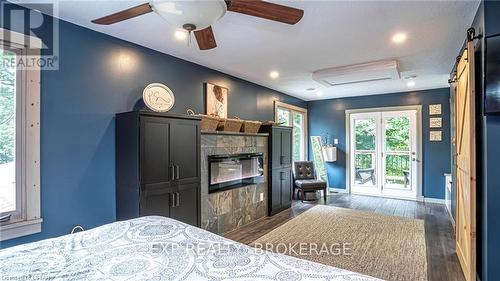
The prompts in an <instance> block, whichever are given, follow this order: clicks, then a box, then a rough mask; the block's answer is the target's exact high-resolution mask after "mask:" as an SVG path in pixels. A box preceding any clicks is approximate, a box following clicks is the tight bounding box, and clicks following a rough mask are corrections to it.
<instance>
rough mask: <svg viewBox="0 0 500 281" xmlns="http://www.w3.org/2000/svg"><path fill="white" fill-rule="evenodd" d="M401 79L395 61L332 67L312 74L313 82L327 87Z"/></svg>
mask: <svg viewBox="0 0 500 281" xmlns="http://www.w3.org/2000/svg"><path fill="white" fill-rule="evenodd" d="M399 78H400V77H399V69H398V62H397V61H395V60H390V61H376V62H369V63H362V64H354V65H347V66H340V67H332V68H327V69H322V70H318V71H315V72H313V74H312V79H313V80H315V81H316V82H319V83H321V84H322V85H325V86H327V87H331V86H338V85H347V84H355V83H362V82H371V81H380V80H390V79H399Z"/></svg>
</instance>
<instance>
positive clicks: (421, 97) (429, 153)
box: [308, 88, 451, 199]
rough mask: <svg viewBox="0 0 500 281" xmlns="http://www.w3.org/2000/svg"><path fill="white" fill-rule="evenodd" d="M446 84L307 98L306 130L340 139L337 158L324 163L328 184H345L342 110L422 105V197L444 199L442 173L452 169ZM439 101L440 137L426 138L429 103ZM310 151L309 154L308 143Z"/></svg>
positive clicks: (344, 145) (344, 140)
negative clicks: (433, 140)
mask: <svg viewBox="0 0 500 281" xmlns="http://www.w3.org/2000/svg"><path fill="white" fill-rule="evenodd" d="M449 98H450V94H449V88H443V89H435V90H427V91H415V92H406V93H395V94H385V95H373V96H362V97H352V98H339V99H330V100H320V101H312V102H308V112H309V116H308V117H309V120H308V122H309V134H310V135H311V136H319V135H321V134H324V133H327V134H329V137H330V139H333V138H337V139H339V144H338V149H337V151H338V159H337V161H336V162H333V163H327V172H328V179H329V182H330V187H334V188H340V189H345V188H346V127H345V110H346V109H359V108H372V107H386V106H400V105H418V104H421V105H422V123H423V128H422V129H423V130H422V132H423V143H422V149H423V153H422V155H423V159H422V160H423V175H422V178H423V186H422V189H423V195H424V196H425V197H431V198H439V199H444V192H445V189H444V188H445V184H444V176H443V174H444V173H449V172H450V171H451V164H450V161H451V160H450V149H451V143H450V103H449ZM437 103H440V104H442V113H443V114H442V118H443V128H442V131H443V141H441V142H430V141H429V104H437ZM309 155H310V156H311V157H312V151H311V147H309Z"/></svg>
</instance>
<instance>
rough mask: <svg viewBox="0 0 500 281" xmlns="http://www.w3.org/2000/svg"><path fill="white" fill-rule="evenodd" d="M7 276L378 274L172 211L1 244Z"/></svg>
mask: <svg viewBox="0 0 500 281" xmlns="http://www.w3.org/2000/svg"><path fill="white" fill-rule="evenodd" d="M0 278H1V280H284V281H292V280H351V281H354V280H356V281H362V280H363V281H364V280H376V279H375V278H371V277H368V276H365V275H361V274H358V273H353V272H350V271H346V270H343V269H338V268H335V267H330V266H325V265H321V264H317V263H313V262H309V261H305V260H301V259H297V258H294V257H290V256H285V255H281V254H274V253H270V252H263V251H259V250H256V249H254V248H251V247H249V246H246V245H243V244H240V243H237V242H234V241H231V240H228V239H225V238H223V237H220V236H218V235H215V234H212V233H210V232H208V231H205V230H202V229H200V228H197V227H193V226H190V225H187V224H184V223H181V222H179V221H176V220H173V219H169V218H164V217H156V216H151V217H142V218H137V219H133V220H129V221H121V222H115V223H111V224H107V225H104V226H101V227H97V228H94V229H92V230H88V231H84V232H80V233H76V234H72V235H66V236H62V237H58V238H53V239H47V240H43V241H39V242H34V243H30V244H25V245H20V246H16V247H12V248H7V249H4V250H0Z"/></svg>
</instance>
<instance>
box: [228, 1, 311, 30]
mask: <svg viewBox="0 0 500 281" xmlns="http://www.w3.org/2000/svg"><path fill="white" fill-rule="evenodd" d="M227 9H228V11H231V12H236V13H241V14H246V15H250V16H254V17H259V18H264V19H268V20H273V21H279V22H282V23H287V24H296V23H298V22H299V21H300V19H302V16H303V15H304V10H300V9H295V8H292V7H287V6H283V5H279V4H274V3H270V2H265V1H262V0H231V1H230V3H229V5H228V8H227Z"/></svg>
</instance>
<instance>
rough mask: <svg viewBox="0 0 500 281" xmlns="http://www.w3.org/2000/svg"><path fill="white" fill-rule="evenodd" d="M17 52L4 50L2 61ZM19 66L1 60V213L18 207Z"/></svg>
mask: <svg viewBox="0 0 500 281" xmlns="http://www.w3.org/2000/svg"><path fill="white" fill-rule="evenodd" d="M6 61H16V54H15V53H13V52H10V51H7V50H3V49H0V62H6ZM15 143H16V67H15V66H12V65H11V64H9V63H0V213H4V212H11V211H15V210H16V164H15V151H16V147H15Z"/></svg>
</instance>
